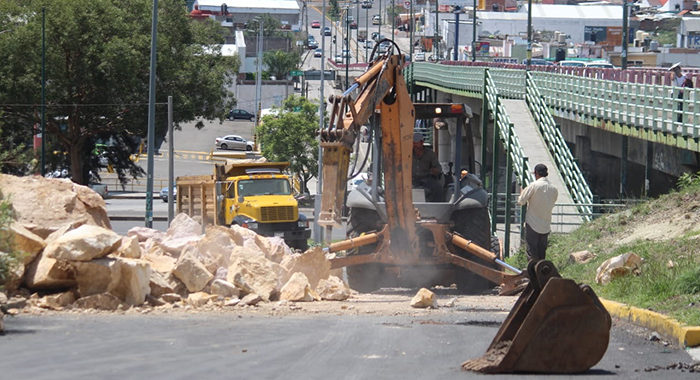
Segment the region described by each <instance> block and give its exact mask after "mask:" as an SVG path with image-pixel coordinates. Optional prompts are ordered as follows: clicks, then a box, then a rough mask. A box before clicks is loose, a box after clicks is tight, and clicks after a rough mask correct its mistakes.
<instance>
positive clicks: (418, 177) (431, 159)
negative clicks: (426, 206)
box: [412, 132, 443, 202]
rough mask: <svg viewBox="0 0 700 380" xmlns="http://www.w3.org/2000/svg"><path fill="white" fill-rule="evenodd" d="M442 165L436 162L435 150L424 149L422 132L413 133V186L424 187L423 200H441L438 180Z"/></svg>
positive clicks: (440, 185)
mask: <svg viewBox="0 0 700 380" xmlns="http://www.w3.org/2000/svg"><path fill="white" fill-rule="evenodd" d="M441 173H442V166H440V162H438V159H437V156H436V155H435V152H433V151H432V150H430V149H425V146H424V145H423V134H422V133H420V132H415V133H414V134H413V174H412V177H413V186H417V187H422V188H424V189H426V190H427V191H426V194H425V200H426V201H428V202H442V201H443V200H442V198H443V194H442V193H443V190H442V183H441V182H440V174H441Z"/></svg>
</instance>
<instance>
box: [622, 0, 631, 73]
mask: <svg viewBox="0 0 700 380" xmlns="http://www.w3.org/2000/svg"><path fill="white" fill-rule="evenodd" d="M628 17H629V4H628V3H627V0H622V53H620V59H621V61H622V62H621V63H620V67H621V68H622V70H626V69H627V43H628V41H629V26H628V20H629V19H628Z"/></svg>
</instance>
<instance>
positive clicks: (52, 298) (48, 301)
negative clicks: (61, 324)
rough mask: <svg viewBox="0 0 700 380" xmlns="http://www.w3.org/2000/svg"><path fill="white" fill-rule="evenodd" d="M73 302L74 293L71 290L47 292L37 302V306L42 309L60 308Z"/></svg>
mask: <svg viewBox="0 0 700 380" xmlns="http://www.w3.org/2000/svg"><path fill="white" fill-rule="evenodd" d="M73 302H75V293H73V292H72V291H67V292H62V293H58V294H49V295H46V296H44V297H42V298H41V299H39V301H38V302H37V306H39V307H41V308H44V309H51V310H62V309H63V308H64V307H66V306H68V305H70V304H72V303H73Z"/></svg>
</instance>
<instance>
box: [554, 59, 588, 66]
mask: <svg viewBox="0 0 700 380" xmlns="http://www.w3.org/2000/svg"><path fill="white" fill-rule="evenodd" d="M558 65H559V66H563V67H586V63H585V62H583V61H573V60H572V61H569V60H564V61H559V63H558Z"/></svg>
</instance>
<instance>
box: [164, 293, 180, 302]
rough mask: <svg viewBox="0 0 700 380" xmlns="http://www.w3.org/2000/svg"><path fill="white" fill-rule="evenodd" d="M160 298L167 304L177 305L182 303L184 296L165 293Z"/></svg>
mask: <svg viewBox="0 0 700 380" xmlns="http://www.w3.org/2000/svg"><path fill="white" fill-rule="evenodd" d="M160 298H161V299H162V300H163V301H165V302H167V303H175V302H180V301H182V296H181V295H179V294H177V293H165V294H163V295H162V296H161V297H160Z"/></svg>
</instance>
